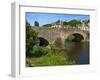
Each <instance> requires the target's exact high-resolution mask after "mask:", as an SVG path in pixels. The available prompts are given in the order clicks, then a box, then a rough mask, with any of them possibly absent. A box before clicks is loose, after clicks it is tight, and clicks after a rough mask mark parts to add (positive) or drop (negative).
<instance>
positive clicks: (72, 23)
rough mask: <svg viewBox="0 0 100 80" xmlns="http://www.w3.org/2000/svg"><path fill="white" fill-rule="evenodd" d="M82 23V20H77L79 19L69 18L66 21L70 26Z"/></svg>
mask: <svg viewBox="0 0 100 80" xmlns="http://www.w3.org/2000/svg"><path fill="white" fill-rule="evenodd" d="M81 24H82V22H81V21H79V20H75V19H74V20H70V21H69V22H68V25H69V26H71V27H77V26H79V25H81Z"/></svg>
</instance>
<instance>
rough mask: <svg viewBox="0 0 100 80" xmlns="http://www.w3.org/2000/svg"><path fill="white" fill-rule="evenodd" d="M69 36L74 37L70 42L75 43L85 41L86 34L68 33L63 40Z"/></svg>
mask: <svg viewBox="0 0 100 80" xmlns="http://www.w3.org/2000/svg"><path fill="white" fill-rule="evenodd" d="M70 36H74V38H72V41H76V42H80V41H85V39H86V34H84V33H80V32H73V33H69V34H68V35H67V36H66V37H65V39H67V38H69V37H70Z"/></svg>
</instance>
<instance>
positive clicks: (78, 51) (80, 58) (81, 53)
mask: <svg viewBox="0 0 100 80" xmlns="http://www.w3.org/2000/svg"><path fill="white" fill-rule="evenodd" d="M65 47H66V53H67V56H68V61H69V62H73V61H74V62H75V64H89V63H90V61H89V60H90V59H89V58H90V56H89V55H90V54H89V42H66V43H65Z"/></svg>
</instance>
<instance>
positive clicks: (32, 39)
mask: <svg viewBox="0 0 100 80" xmlns="http://www.w3.org/2000/svg"><path fill="white" fill-rule="evenodd" d="M37 35H38V33H37V32H36V31H35V30H33V29H32V27H31V26H30V24H29V23H28V22H27V21H26V56H29V55H31V53H32V50H33V46H34V45H35V44H36V43H37V39H38V37H37Z"/></svg>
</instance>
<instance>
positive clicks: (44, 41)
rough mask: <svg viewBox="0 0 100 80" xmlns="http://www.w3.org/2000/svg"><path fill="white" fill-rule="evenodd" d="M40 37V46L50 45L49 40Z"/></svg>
mask: <svg viewBox="0 0 100 80" xmlns="http://www.w3.org/2000/svg"><path fill="white" fill-rule="evenodd" d="M38 39H39V46H42V47H46V46H48V45H49V41H48V40H47V39H45V38H44V37H38Z"/></svg>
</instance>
